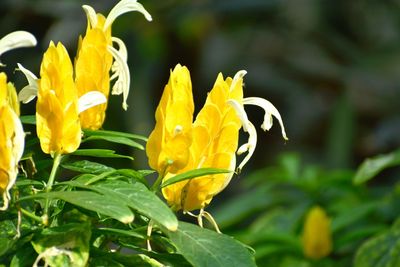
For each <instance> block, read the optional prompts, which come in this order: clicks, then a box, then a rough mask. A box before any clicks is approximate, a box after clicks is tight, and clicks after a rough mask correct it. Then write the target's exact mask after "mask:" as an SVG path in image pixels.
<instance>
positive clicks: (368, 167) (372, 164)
mask: <svg viewBox="0 0 400 267" xmlns="http://www.w3.org/2000/svg"><path fill="white" fill-rule="evenodd" d="M397 165H400V150H397V151H394V152H392V153H389V154H385V155H379V156H376V157H373V158H369V159H366V160H365V161H364V162H363V163H362V164H361V166H360V167H359V168H358V170H357V172H356V175H355V176H354V179H353V182H354V183H355V184H362V183H365V182H366V181H368V180H370V179H372V178H373V177H374V176H376V175H377V174H378V173H380V172H381V171H383V170H384V169H386V168H389V167H393V166H397Z"/></svg>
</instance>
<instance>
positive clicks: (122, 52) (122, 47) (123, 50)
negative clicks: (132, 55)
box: [111, 37, 128, 61]
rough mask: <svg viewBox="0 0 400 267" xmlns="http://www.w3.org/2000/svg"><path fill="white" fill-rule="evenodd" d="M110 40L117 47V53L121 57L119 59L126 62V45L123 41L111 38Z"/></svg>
mask: <svg viewBox="0 0 400 267" xmlns="http://www.w3.org/2000/svg"><path fill="white" fill-rule="evenodd" d="M111 40H112V41H113V42H114V43H117V45H118V52H119V54H120V55H121V58H122V59H123V60H124V61H127V60H128V49H126V45H125V43H124V41H122V40H121V39H119V38H118V37H111Z"/></svg>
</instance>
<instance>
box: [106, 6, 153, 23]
mask: <svg viewBox="0 0 400 267" xmlns="http://www.w3.org/2000/svg"><path fill="white" fill-rule="evenodd" d="M131 11H139V12H140V13H142V14H143V15H144V17H145V18H146V19H147V20H148V21H151V20H152V17H151V15H150V14H149V12H147V10H146V9H145V8H144V7H143V6H142V5H141V4H140V3H138V2H137V1H136V0H122V1H120V2H119V3H118V4H116V5H115V6H114V7H113V9H111V11H110V13H109V14H108V16H107V19H106V22H105V23H104V27H103V30H107V29H108V27H110V26H111V24H112V23H113V22H114V20H115V19H116V18H118V17H119V16H121V15H122V14H125V13H127V12H131Z"/></svg>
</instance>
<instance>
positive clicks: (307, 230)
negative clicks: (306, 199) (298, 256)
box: [302, 206, 332, 259]
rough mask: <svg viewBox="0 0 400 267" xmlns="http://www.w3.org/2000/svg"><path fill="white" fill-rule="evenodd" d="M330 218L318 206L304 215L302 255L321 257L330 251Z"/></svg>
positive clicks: (312, 257)
mask: <svg viewBox="0 0 400 267" xmlns="http://www.w3.org/2000/svg"><path fill="white" fill-rule="evenodd" d="M330 224H331V222H330V219H329V218H328V216H327V215H326V213H325V211H324V210H323V209H322V208H320V207H318V206H317V207H313V208H312V209H311V210H310V211H309V212H308V213H307V215H306V220H305V223H304V228H303V237H302V238H303V239H302V241H303V250H304V255H306V257H308V258H311V259H321V258H323V257H325V256H327V255H329V253H330V252H331V251H332V238H331V228H330Z"/></svg>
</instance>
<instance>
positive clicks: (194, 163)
mask: <svg viewBox="0 0 400 267" xmlns="http://www.w3.org/2000/svg"><path fill="white" fill-rule="evenodd" d="M235 78H236V79H235V80H234V81H233V80H232V78H230V77H228V78H227V79H226V80H224V78H223V76H222V74H219V75H218V78H217V80H216V82H215V84H214V87H213V89H212V90H211V92H210V93H209V94H208V97H207V100H206V103H205V104H204V107H203V108H202V109H201V111H200V112H199V114H198V115H197V117H196V120H195V122H194V123H193V144H192V145H191V147H190V161H189V164H188V165H187V167H186V168H185V169H184V170H181V171H180V172H184V171H188V170H191V169H197V168H207V167H211V168H221V169H228V170H232V171H234V169H235V166H236V155H235V152H236V150H237V146H238V138H239V129H240V128H241V126H242V125H241V121H240V119H239V117H238V116H237V115H236V111H235V109H234V108H233V107H232V106H230V105H227V101H228V100H229V99H235V100H237V101H239V102H241V101H242V98H243V90H242V85H243V79H242V77H241V76H240V75H239V76H237V77H235ZM232 175H233V173H228V174H217V175H207V176H202V177H199V178H195V179H192V180H189V181H182V182H179V183H176V184H173V185H171V186H168V187H166V188H163V191H162V192H163V195H164V197H165V198H166V199H167V201H168V203H169V204H170V205H171V206H173V208H174V209H176V210H180V209H183V210H184V211H191V210H195V209H202V208H204V207H205V206H206V205H207V204H208V203H209V202H210V201H211V199H212V198H213V196H215V195H216V194H218V193H219V192H221V191H222V190H223V189H224V188H225V187H226V185H228V183H229V181H230V179H231V178H232ZM171 176H172V174H169V175H167V176H166V177H165V180H167V179H168V178H170V177H171Z"/></svg>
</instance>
